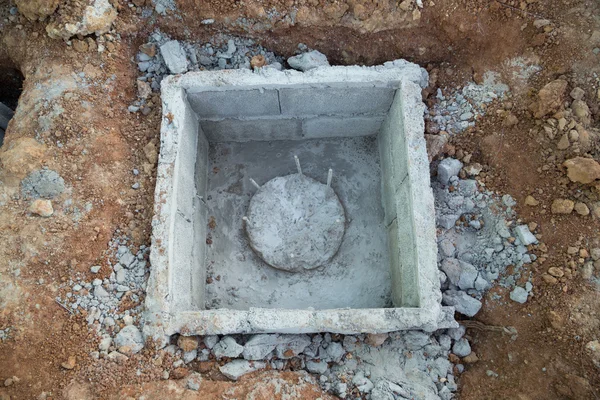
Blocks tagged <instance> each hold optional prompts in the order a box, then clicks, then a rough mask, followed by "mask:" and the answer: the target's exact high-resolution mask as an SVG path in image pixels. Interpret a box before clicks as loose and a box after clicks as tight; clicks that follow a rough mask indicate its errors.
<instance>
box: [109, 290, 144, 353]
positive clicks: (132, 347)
mask: <svg viewBox="0 0 600 400" xmlns="http://www.w3.org/2000/svg"><path fill="white" fill-rule="evenodd" d="M98 287H100V286H98ZM115 347H116V348H117V349H118V350H119V352H120V353H123V354H135V353H138V352H139V351H140V350H142V349H143V348H144V338H143V337H142V333H141V332H140V331H139V329H138V328H137V327H136V326H135V325H129V326H126V327H124V328H123V329H121V330H120V331H119V333H117V336H116V337H115Z"/></svg>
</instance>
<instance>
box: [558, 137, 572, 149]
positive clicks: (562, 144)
mask: <svg viewBox="0 0 600 400" xmlns="http://www.w3.org/2000/svg"><path fill="white" fill-rule="evenodd" d="M570 145H571V142H569V134H568V133H565V134H564V135H562V136H561V138H560V140H559V141H558V144H557V145H556V148H557V149H558V150H566V149H568V148H569V146H570Z"/></svg>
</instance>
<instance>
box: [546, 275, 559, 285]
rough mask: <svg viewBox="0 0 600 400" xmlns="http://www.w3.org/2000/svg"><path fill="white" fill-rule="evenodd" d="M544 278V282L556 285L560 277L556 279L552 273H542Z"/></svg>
mask: <svg viewBox="0 0 600 400" xmlns="http://www.w3.org/2000/svg"><path fill="white" fill-rule="evenodd" d="M542 279H543V280H544V282H546V283H548V284H550V285H554V284H557V283H558V279H556V278H555V277H553V276H552V275H550V274H542Z"/></svg>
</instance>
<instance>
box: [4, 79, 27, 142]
mask: <svg viewBox="0 0 600 400" xmlns="http://www.w3.org/2000/svg"><path fill="white" fill-rule="evenodd" d="M23 80H24V78H23V75H22V74H21V72H20V71H19V70H18V69H15V68H10V67H0V88H1V89H0V146H2V144H3V143H4V132H5V131H6V128H7V126H8V121H10V119H11V118H12V117H13V114H14V110H15V109H16V108H17V104H18V102H19V96H20V95H21V92H22V91H23Z"/></svg>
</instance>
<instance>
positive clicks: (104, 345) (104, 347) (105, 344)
mask: <svg viewBox="0 0 600 400" xmlns="http://www.w3.org/2000/svg"><path fill="white" fill-rule="evenodd" d="M111 344H112V338H111V337H110V336H106V337H103V338H102V339H101V340H100V344H99V345H98V349H100V351H108V349H109V348H110V345H111Z"/></svg>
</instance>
